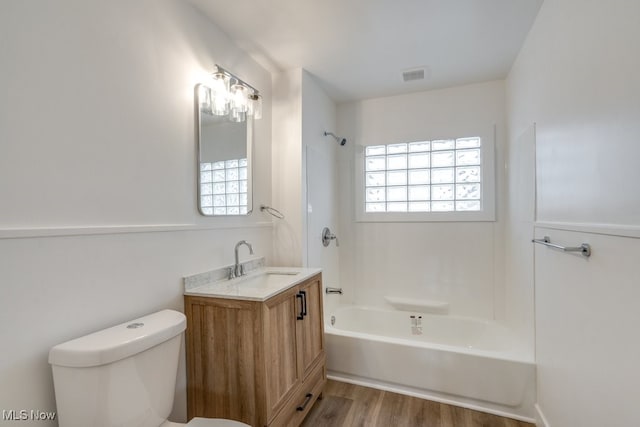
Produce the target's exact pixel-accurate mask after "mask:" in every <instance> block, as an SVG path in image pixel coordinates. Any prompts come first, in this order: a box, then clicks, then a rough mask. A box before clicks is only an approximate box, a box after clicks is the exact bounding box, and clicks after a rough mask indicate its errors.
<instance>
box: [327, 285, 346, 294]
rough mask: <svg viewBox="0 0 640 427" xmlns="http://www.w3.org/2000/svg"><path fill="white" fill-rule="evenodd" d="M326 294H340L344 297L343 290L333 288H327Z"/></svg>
mask: <svg viewBox="0 0 640 427" xmlns="http://www.w3.org/2000/svg"><path fill="white" fill-rule="evenodd" d="M324 292H325V293H326V294H340V295H342V288H331V287H329V286H327V287H326V288H325V290H324Z"/></svg>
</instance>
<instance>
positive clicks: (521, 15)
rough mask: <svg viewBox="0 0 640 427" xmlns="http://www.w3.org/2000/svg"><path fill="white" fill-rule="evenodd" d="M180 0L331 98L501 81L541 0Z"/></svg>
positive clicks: (271, 65) (269, 64)
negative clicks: (414, 74) (305, 75)
mask: <svg viewBox="0 0 640 427" xmlns="http://www.w3.org/2000/svg"><path fill="white" fill-rule="evenodd" d="M190 1H191V3H192V4H194V5H195V6H196V7H197V8H198V9H200V10H201V11H202V12H203V13H205V14H206V15H207V16H208V17H209V19H210V20H211V21H212V22H214V23H215V24H216V25H217V26H219V27H220V28H221V29H222V30H223V31H224V32H225V33H227V34H228V35H229V36H230V37H231V39H232V40H234V42H235V43H236V44H237V45H238V46H239V47H241V48H242V49H244V50H245V51H247V52H248V53H249V54H250V55H251V56H253V57H254V58H255V59H256V60H257V61H258V62H259V63H260V64H262V65H263V66H264V67H265V68H267V69H269V70H270V71H279V70H288V69H292V68H298V67H301V68H304V69H306V70H307V71H309V72H311V73H312V74H313V75H314V76H315V77H316V78H317V79H318V81H319V82H320V83H321V84H322V86H323V87H324V88H325V90H326V91H327V93H328V94H329V95H330V96H331V97H332V98H333V99H334V100H336V101H338V102H341V101H348V100H355V99H364V98H373V97H380V96H387V95H395V94H400V93H406V92H414V91H419V90H427V89H435V88H442V87H449V86H457V85H463V84H468V83H473V82H480V81H487V80H494V79H501V78H504V77H506V75H507V73H508V72H509V69H510V68H511V64H512V63H513V61H514V60H515V58H516V55H517V53H518V51H519V50H520V47H521V46H522V43H523V41H524V39H525V37H526V34H527V33H528V31H529V29H530V28H531V25H532V24H533V21H534V19H535V16H536V14H537V12H538V9H539V8H540V6H541V4H542V1H543V0H395V1H392V0H190ZM220 65H222V66H224V64H220ZM418 67H425V68H426V73H425V80H422V81H415V82H410V83H404V82H403V81H402V71H404V70H407V69H413V68H418Z"/></svg>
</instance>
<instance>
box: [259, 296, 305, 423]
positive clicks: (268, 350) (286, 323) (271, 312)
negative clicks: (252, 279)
mask: <svg viewBox="0 0 640 427" xmlns="http://www.w3.org/2000/svg"><path fill="white" fill-rule="evenodd" d="M297 295H298V290H297V288H293V289H291V290H289V291H286V292H284V293H282V294H280V295H277V296H275V297H273V298H271V299H269V300H267V301H266V302H265V304H264V312H263V322H264V328H263V330H264V347H265V351H264V356H265V370H266V372H265V378H266V384H265V385H266V390H265V391H266V398H267V402H266V403H267V419H268V420H271V419H272V417H273V416H275V415H276V414H277V412H278V411H279V410H280V409H281V408H282V406H283V405H284V404H285V403H286V402H287V400H289V399H290V398H291V396H292V393H294V392H295V389H296V387H297V386H298V384H299V383H300V381H301V375H300V374H301V372H300V370H299V367H298V363H297V360H298V350H297V349H298V336H297V333H296V331H297V328H298V326H297V325H296V323H297V322H300V320H298V317H299V313H300V311H301V304H302V302H301V299H300V297H298V296H297Z"/></svg>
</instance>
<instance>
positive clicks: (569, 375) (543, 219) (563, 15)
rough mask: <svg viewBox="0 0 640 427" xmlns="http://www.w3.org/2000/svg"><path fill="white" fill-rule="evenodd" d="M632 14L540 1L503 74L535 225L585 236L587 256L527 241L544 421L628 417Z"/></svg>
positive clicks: (518, 294)
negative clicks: (527, 136) (528, 168)
mask: <svg viewBox="0 0 640 427" xmlns="http://www.w3.org/2000/svg"><path fill="white" fill-rule="evenodd" d="M638 16H640V3H638V2H632V1H627V0H613V1H609V2H596V1H588V2H584V1H580V0H546V1H545V2H544V4H543V6H542V8H541V9H540V12H539V14H538V18H537V20H536V22H535V24H534V26H533V28H532V30H531V32H530V34H529V36H528V38H527V41H526V43H525V45H524V47H523V49H522V51H521V52H520V54H519V57H518V59H517V60H516V62H515V64H514V66H513V68H512V70H511V72H510V75H509V78H508V82H507V88H508V90H507V94H508V105H509V108H508V110H509V140H510V142H511V144H515V142H516V141H517V140H518V137H519V136H520V135H522V134H523V133H525V132H526V130H527V129H528V128H529V127H530V126H531V125H532V123H534V122H535V123H536V138H535V139H536V141H535V144H536V152H537V155H536V173H537V195H536V197H537V221H538V222H537V223H536V224H537V226H536V235H537V236H538V237H541V236H542V235H549V236H550V237H551V239H552V241H557V242H558V243H560V244H565V245H576V244H579V243H581V242H583V241H586V242H588V243H591V244H592V245H593V255H592V257H591V258H590V259H589V260H583V259H580V257H579V256H578V257H577V259H576V257H572V256H571V255H568V254H562V253H558V252H555V251H550V250H547V249H544V248H541V247H536V249H535V274H536V276H535V331H536V358H537V362H538V377H537V379H538V408H539V415H540V418H542V417H544V418H546V422H547V423H548V425H551V426H554V427H564V426H581V427H591V426H594V427H595V426H602V425H607V426H628V425H635V424H637V416H635V415H634V414H633V413H632V412H633V411H632V408H634V407H636V406H637V384H638V381H639V380H640V376H639V374H638V373H639V372H640V371H639V370H638V368H637V366H636V364H637V360H640V344H639V343H638V341H637V340H634V339H630V337H634V336H637V330H636V329H637V325H638V324H640V315H638V314H637V313H639V311H638V309H637V301H638V300H640V288H638V286H636V285H635V284H637V279H636V276H637V268H635V266H634V265H633V260H634V259H638V256H639V255H640V245H639V243H638V242H639V240H638V237H639V236H640V233H639V232H638V230H640V198H638V197H637V191H636V190H635V188H634V185H635V183H636V182H638V181H639V179H640V170H639V169H638V167H637V159H638V157H639V156H640V145H639V144H638V135H640V121H638V117H640V79H638V73H637V70H638V69H639V68H640V56H639V55H637V49H638V46H637V44H638V43H637V42H638V40H640V27H639V26H638V25H637V22H638ZM511 180H513V177H511ZM519 200H520V199H517V198H514V199H512V200H511V201H510V204H511V206H510V207H509V208H510V210H517V209H520V206H518V205H517V203H518V201H519ZM511 226H513V227H514V228H515V229H517V228H520V227H523V228H520V231H521V234H522V235H527V234H529V235H530V224H522V225H521V226H519V225H517V224H512V225H511ZM528 228H529V230H527V229H528ZM567 230H572V231H567ZM511 236H513V238H515V237H516V234H511ZM620 236H622V237H620ZM624 236H626V237H624ZM510 244H511V245H512V246H518V245H520V246H522V244H521V243H519V242H510ZM525 250H526V249H525ZM532 251H533V248H530V249H528V252H529V253H531V252H532ZM519 258H520V259H521V257H519ZM507 262H508V263H509V262H511V259H508V260H507ZM523 268H524V269H525V270H528V267H527V266H524V267H523ZM523 271H524V270H520V271H514V272H513V274H515V275H516V276H518V275H520V276H526V275H527V274H528V272H526V273H524V272H523ZM507 283H513V284H514V285H515V284H516V283H517V282H515V281H514V282H511V281H508V282H507ZM528 283H529V286H531V282H530V281H529V282H528ZM511 291H512V292H511ZM511 291H510V292H508V294H509V295H510V298H511V297H513V298H516V299H520V301H522V300H524V297H523V295H530V294H532V293H533V289H531V287H529V288H528V289H527V288H525V287H520V288H519V289H512V290H511ZM540 423H542V420H541V421H540Z"/></svg>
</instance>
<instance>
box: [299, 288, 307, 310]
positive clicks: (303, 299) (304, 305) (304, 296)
mask: <svg viewBox="0 0 640 427" xmlns="http://www.w3.org/2000/svg"><path fill="white" fill-rule="evenodd" d="M300 293H301V294H302V315H303V316H306V315H307V291H300Z"/></svg>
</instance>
